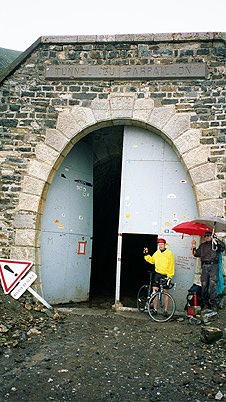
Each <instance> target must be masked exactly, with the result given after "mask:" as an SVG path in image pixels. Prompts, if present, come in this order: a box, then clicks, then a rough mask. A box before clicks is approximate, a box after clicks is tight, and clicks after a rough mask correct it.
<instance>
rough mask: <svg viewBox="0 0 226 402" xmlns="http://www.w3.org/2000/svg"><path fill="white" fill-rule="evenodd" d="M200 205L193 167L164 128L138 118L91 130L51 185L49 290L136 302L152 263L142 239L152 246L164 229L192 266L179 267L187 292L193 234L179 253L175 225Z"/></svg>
mask: <svg viewBox="0 0 226 402" xmlns="http://www.w3.org/2000/svg"><path fill="white" fill-rule="evenodd" d="M195 211H196V205H195V200H194V196H193V192H192V187H191V185H190V184H189V180H188V177H187V175H186V172H185V171H184V169H183V166H182V165H181V162H180V160H179V159H178V157H177V156H176V154H175V152H174V151H173V149H172V148H171V147H170V145H169V144H168V143H167V142H166V141H164V140H163V139H162V138H161V137H160V136H159V135H157V134H155V133H152V132H149V131H148V130H145V129H141V128H137V127H135V126H111V127H106V128H102V129H100V130H96V131H93V132H91V133H90V134H89V135H87V136H86V137H84V138H83V139H82V140H80V141H79V142H78V143H77V144H76V145H75V146H74V147H73V148H72V149H71V151H70V152H69V153H68V155H67V156H66V157H65V159H64V160H63V162H62V164H61V166H60V168H59V169H58V171H57V173H56V176H55V177H54V180H53V182H52V183H51V186H50V189H49V192H48V197H47V200H46V204H45V210H44V213H43V219H42V233H41V242H40V243H41V269H42V285H43V294H44V297H45V298H46V300H47V301H48V302H50V303H52V304H59V303H70V302H82V301H88V300H89V301H92V299H93V300H94V299H95V298H98V297H100V296H103V297H105V298H108V302H109V303H111V305H113V304H116V305H119V304H120V303H122V304H123V305H124V306H128V307H134V304H135V303H136V295H137V292H138V289H139V287H140V286H141V285H142V284H143V283H144V282H147V280H148V270H150V269H151V268H152V267H151V266H150V264H148V265H147V264H146V263H145V262H144V259H143V247H144V246H148V248H149V251H150V253H151V254H152V253H153V252H154V251H155V250H156V249H157V243H156V238H157V233H162V234H163V236H166V237H167V236H168V238H169V239H170V248H171V249H172V251H173V252H175V256H176V258H177V259H178V261H179V262H178V265H181V262H180V261H185V268H187V266H188V269H189V275H186V277H184V275H183V271H182V269H180V270H177V276H178V282H179V281H180V282H181V286H180V288H181V293H182V292H183V291H184V290H183V289H184V288H187V286H188V282H190V281H191V280H192V279H191V277H192V269H191V268H192V264H193V260H190V259H189V258H187V249H188V248H190V244H189V245H188V242H187V241H185V240H186V239H184V242H183V244H181V245H180V254H179V255H178V256H177V254H176V253H177V250H178V242H179V240H178V237H177V236H175V235H174V234H173V233H172V231H171V228H170V227H171V224H172V222H175V221H180V220H182V218H183V219H185V216H186V217H189V216H193V215H195ZM188 241H189V239H188ZM182 246H183V249H182ZM190 265H191V267H190ZM189 284H190V283H189ZM180 297H181V298H183V294H181V296H180Z"/></svg>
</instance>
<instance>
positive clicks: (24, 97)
mask: <svg viewBox="0 0 226 402" xmlns="http://www.w3.org/2000/svg"><path fill="white" fill-rule="evenodd" d="M225 60H226V34H224V33H218V34H214V33H212V34H211V33H203V34H202V33H199V34H164V35H160V34H156V35H115V36H114V35H113V36H100V37H96V36H88V37H85V36H81V37H42V38H40V39H39V40H38V41H37V42H35V44H34V45H33V46H31V48H29V49H28V50H27V51H26V52H24V53H23V54H22V55H21V56H20V57H19V59H18V60H17V62H15V63H13V65H11V66H10V67H9V68H8V69H7V70H5V71H4V72H3V73H2V75H1V76H0V146H1V148H0V169H1V171H0V174H1V176H0V177H1V178H0V191H1V211H0V221H1V226H0V250H1V256H2V258H3V257H4V258H10V257H13V258H18V259H19V258H29V259H32V260H34V261H35V262H36V266H38V265H39V253H38V250H39V235H40V218H41V214H42V211H43V205H44V202H45V197H46V192H47V190H48V185H49V183H51V180H52V178H53V176H54V173H55V171H56V169H57V166H59V164H60V162H61V161H62V159H63V158H64V156H65V155H66V154H67V152H69V150H70V149H71V147H72V146H73V144H75V143H76V142H77V141H78V140H79V139H80V138H82V136H84V135H86V133H88V132H91V131H92V130H94V129H97V128H100V127H104V126H107V125H111V124H121V125H122V124H137V125H138V126H140V127H144V128H150V129H152V130H154V131H156V132H157V133H159V134H160V135H162V136H163V137H164V138H166V139H167V141H168V142H170V143H171V145H172V146H173V147H174V149H175V150H176V152H177V154H178V155H179V157H180V159H181V160H182V163H183V164H184V166H185V167H186V170H187V171H188V173H189V175H190V177H191V181H192V183H193V186H194V191H195V194H196V198H197V204H198V209H199V212H200V214H201V215H206V214H208V215H209V214H210V215H218V216H225V213H226V203H225V197H226V180H225V179H226V164H225V160H226V158H225V157H226V155H225V138H226V67H225V66H226V64H225ZM182 63H184V64H187V63H206V66H207V75H206V78H201V79H200V78H186V79H185V78H178V77H176V78H173V79H172V78H162V77H161V76H160V77H159V78H155V79H147V78H146V79H134V80H133V79H124V80H123V79H112V80H111V79H105V77H103V78H102V79H93V80H90V79H89V80H88V79H70V78H67V79H60V80H57V79H55V80H53V79H48V80H47V79H46V78H45V69H46V67H48V66H50V65H59V64H66V65H69V66H70V65H74V64H80V65H90V66H94V65H96V66H118V65H119V66H122V65H126V66H128V65H129V66H134V65H141V66H147V65H148V66H154V65H162V66H164V65H170V64H182ZM78 116H79V117H78Z"/></svg>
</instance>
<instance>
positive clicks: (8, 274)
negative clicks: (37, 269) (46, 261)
mask: <svg viewBox="0 0 226 402" xmlns="http://www.w3.org/2000/svg"><path fill="white" fill-rule="evenodd" d="M32 264H33V262H31V261H15V260H2V259H0V279H1V283H2V287H3V290H4V293H6V294H8V293H9V292H11V290H12V289H13V288H14V287H15V286H16V285H17V283H18V282H19V281H20V280H21V278H22V277H23V276H24V275H25V274H26V272H27V271H28V270H29V269H30V268H31V266H32Z"/></svg>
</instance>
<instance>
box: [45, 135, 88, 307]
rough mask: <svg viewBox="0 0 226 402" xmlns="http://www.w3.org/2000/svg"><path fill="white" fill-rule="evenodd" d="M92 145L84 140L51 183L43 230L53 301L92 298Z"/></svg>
mask: <svg viewBox="0 0 226 402" xmlns="http://www.w3.org/2000/svg"><path fill="white" fill-rule="evenodd" d="M92 155H93V152H92V147H91V145H90V144H89V143H86V142H85V141H80V142H79V143H78V144H76V145H75V146H74V148H73V149H72V150H71V152H70V153H69V154H68V155H67V157H66V158H65V159H64V161H63V163H62V165H61V166H60V168H59V170H58V171H57V173H56V176H55V178H54V180H53V182H52V184H51V185H50V189H49V192H48V195H47V200H46V204H45V209H44V214H43V218H42V230H41V276H42V284H43V293H44V297H45V299H46V300H48V302H49V303H52V304H57V303H66V302H70V301H74V302H77V301H85V300H87V299H88V298H89V286H90V270H91V254H92V250H91V248H92V243H91V237H92V216H93V161H92Z"/></svg>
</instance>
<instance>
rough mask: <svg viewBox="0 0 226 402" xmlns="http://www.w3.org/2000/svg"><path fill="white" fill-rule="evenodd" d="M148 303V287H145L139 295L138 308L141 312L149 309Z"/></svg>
mask: <svg viewBox="0 0 226 402" xmlns="http://www.w3.org/2000/svg"><path fill="white" fill-rule="evenodd" d="M147 301H148V285H143V286H141V288H140V289H139V291H138V294H137V308H138V310H140V311H144V310H145V307H146V308H147V306H146V305H147Z"/></svg>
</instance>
